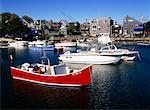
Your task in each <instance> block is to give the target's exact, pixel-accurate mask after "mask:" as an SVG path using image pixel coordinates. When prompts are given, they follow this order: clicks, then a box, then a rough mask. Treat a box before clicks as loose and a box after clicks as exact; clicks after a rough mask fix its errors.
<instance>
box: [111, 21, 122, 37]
mask: <svg viewBox="0 0 150 110" xmlns="http://www.w3.org/2000/svg"><path fill="white" fill-rule="evenodd" d="M122 31H123V30H122V25H120V24H118V23H117V22H115V23H114V24H113V25H112V26H111V36H113V37H119V36H120V35H122Z"/></svg>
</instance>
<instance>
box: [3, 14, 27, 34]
mask: <svg viewBox="0 0 150 110" xmlns="http://www.w3.org/2000/svg"><path fill="white" fill-rule="evenodd" d="M27 31H28V28H27V27H26V26H25V25H24V24H23V23H22V21H21V19H20V18H19V17H18V16H17V15H16V14H11V13H2V14H1V36H5V35H9V36H11V37H16V36H17V37H21V34H22V33H26V32H27Z"/></svg>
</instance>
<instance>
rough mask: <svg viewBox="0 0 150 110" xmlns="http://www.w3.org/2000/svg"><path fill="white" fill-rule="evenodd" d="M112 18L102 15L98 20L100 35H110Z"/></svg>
mask: <svg viewBox="0 0 150 110" xmlns="http://www.w3.org/2000/svg"><path fill="white" fill-rule="evenodd" d="M113 22H114V21H113V20H112V19H111V17H103V18H101V19H100V20H99V28H98V33H99V34H100V35H102V34H103V35H104V34H105V35H110V34H111V33H112V26H113Z"/></svg>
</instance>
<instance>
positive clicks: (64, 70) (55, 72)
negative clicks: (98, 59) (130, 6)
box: [11, 63, 92, 86]
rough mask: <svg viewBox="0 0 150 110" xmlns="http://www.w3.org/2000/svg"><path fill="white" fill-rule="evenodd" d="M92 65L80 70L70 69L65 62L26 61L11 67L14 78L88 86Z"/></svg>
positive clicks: (54, 83) (53, 83) (56, 84)
mask: <svg viewBox="0 0 150 110" xmlns="http://www.w3.org/2000/svg"><path fill="white" fill-rule="evenodd" d="M91 73H92V65H89V66H87V67H85V68H82V69H80V70H74V69H69V68H68V66H67V65H65V64H59V65H54V66H49V65H44V64H29V63H24V64H22V66H20V67H11V74H12V76H13V78H14V79H19V80H24V81H30V82H34V83H40V84H46V85H54V86H87V85H89V84H90V83H91V81H92V80H91Z"/></svg>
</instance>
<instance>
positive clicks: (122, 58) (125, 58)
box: [121, 56, 136, 61]
mask: <svg viewBox="0 0 150 110" xmlns="http://www.w3.org/2000/svg"><path fill="white" fill-rule="evenodd" d="M135 57H136V56H133V57H129V56H122V57H121V60H123V61H133V60H134V59H135Z"/></svg>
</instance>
